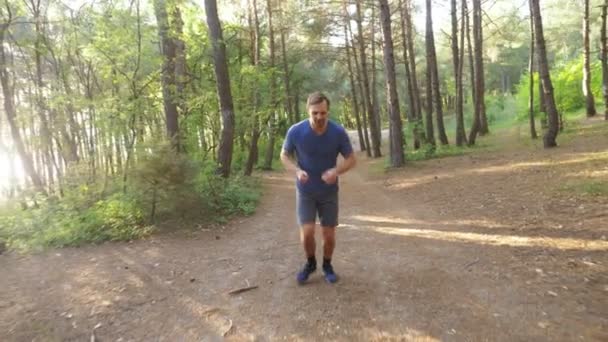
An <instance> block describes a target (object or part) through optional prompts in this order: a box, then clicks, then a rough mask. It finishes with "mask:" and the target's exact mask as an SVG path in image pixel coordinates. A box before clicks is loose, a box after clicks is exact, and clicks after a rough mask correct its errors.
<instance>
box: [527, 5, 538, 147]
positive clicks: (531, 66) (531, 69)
mask: <svg viewBox="0 0 608 342" xmlns="http://www.w3.org/2000/svg"><path fill="white" fill-rule="evenodd" d="M528 73H529V78H530V93H529V97H528V110H529V113H530V115H529V116H530V137H532V139H536V138H538V135H537V134H536V125H535V121H534V18H533V17H532V16H530V62H529V67H528Z"/></svg>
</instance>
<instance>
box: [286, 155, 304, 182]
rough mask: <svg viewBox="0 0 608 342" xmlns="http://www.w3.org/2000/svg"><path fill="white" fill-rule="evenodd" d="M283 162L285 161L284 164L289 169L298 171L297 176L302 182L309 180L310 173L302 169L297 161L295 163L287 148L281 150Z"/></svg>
mask: <svg viewBox="0 0 608 342" xmlns="http://www.w3.org/2000/svg"><path fill="white" fill-rule="evenodd" d="M281 163H283V166H284V167H285V169H286V170H287V171H289V172H295V173H296V177H297V178H298V180H299V181H300V183H306V181H308V173H307V172H306V171H304V170H302V169H300V168H299V167H298V166H297V165H296V163H294V161H293V160H292V159H291V156H290V154H289V152H287V150H285V149H282V150H281Z"/></svg>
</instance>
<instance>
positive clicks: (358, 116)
mask: <svg viewBox="0 0 608 342" xmlns="http://www.w3.org/2000/svg"><path fill="white" fill-rule="evenodd" d="M343 4H344V15H345V18H346V19H345V20H346V21H350V17H349V16H348V10H347V8H346V1H344V2H343ZM346 26H347V24H346V23H344V48H345V49H346V65H347V66H348V78H349V81H350V94H351V99H352V104H353V111H354V112H355V122H356V125H357V134H358V135H359V148H360V150H361V151H365V149H366V145H365V140H364V138H363V130H362V129H361V114H360V113H359V101H358V100H357V91H356V84H355V77H354V75H353V66H352V63H351V60H350V46H349V45H350V44H349V41H348V28H347V27H346Z"/></svg>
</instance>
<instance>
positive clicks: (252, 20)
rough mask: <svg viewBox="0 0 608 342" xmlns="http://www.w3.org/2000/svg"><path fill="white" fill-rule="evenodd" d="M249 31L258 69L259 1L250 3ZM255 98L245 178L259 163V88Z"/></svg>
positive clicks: (254, 61)
mask: <svg viewBox="0 0 608 342" xmlns="http://www.w3.org/2000/svg"><path fill="white" fill-rule="evenodd" d="M248 7H249V15H248V18H249V26H250V28H249V30H250V32H251V64H252V65H253V67H254V68H255V69H256V71H257V69H258V67H259V65H260V50H261V37H260V20H259V17H258V3H257V0H250V3H249V6H248ZM252 96H253V101H252V102H253V117H252V122H251V140H250V141H249V153H248V155H247V162H246V163H245V176H251V174H252V172H253V166H254V164H255V163H257V161H258V153H259V150H258V140H259V139H260V118H259V115H258V111H259V107H260V95H259V92H258V89H257V87H256V88H255V89H252Z"/></svg>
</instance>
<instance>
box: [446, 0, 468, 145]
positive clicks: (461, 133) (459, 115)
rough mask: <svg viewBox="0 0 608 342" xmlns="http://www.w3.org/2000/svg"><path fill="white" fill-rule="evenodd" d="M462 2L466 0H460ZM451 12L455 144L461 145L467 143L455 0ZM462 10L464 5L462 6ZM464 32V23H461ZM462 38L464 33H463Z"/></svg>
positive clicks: (452, 0)
mask: <svg viewBox="0 0 608 342" xmlns="http://www.w3.org/2000/svg"><path fill="white" fill-rule="evenodd" d="M462 1H463V2H464V1H466V0H462ZM450 3H451V14H452V59H453V64H454V83H455V85H456V107H455V116H456V146H462V145H464V144H466V143H467V138H466V133H465V130H464V109H463V99H464V97H463V93H462V91H463V89H462V65H463V64H464V63H463V61H462V60H461V58H460V52H459V46H458V17H457V16H456V0H451V1H450ZM462 8H463V11H462V13H465V12H464V8H465V7H464V6H463V7H462ZM461 21H462V24H464V21H465V16H464V15H462V16H461ZM462 28H463V30H462V32H463V34H464V25H462ZM463 38H464V35H463ZM462 43H463V44H462V49H464V39H462Z"/></svg>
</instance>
